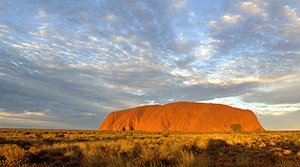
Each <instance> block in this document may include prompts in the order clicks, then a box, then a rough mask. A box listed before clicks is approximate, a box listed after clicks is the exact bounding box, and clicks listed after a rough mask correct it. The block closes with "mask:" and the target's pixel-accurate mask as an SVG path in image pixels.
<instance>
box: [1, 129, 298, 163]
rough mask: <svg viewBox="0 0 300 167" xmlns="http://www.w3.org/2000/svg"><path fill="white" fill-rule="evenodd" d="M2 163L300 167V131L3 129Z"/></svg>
mask: <svg viewBox="0 0 300 167" xmlns="http://www.w3.org/2000/svg"><path fill="white" fill-rule="evenodd" d="M0 166H70V167H75V166H112V167H114V166H149V167H150V166H151V167H154V166H184V167H185V166H255V167H256V166H292V167H296V166H300V132H263V133H245V132H237V133H183V132H161V133H146V132H139V131H122V132H114V131H102V132H99V131H78V130H25V129H24V130H23V129H0Z"/></svg>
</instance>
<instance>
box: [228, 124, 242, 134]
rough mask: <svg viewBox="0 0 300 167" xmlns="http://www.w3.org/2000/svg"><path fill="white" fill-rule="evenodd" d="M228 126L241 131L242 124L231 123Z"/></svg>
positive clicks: (235, 130)
mask: <svg viewBox="0 0 300 167" xmlns="http://www.w3.org/2000/svg"><path fill="white" fill-rule="evenodd" d="M230 128H231V129H232V131H234V132H240V131H242V125H241V124H232V125H230Z"/></svg>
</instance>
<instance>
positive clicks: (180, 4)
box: [170, 0, 187, 11]
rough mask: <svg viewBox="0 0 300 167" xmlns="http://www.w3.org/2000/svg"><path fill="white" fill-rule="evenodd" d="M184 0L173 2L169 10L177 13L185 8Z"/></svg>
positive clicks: (174, 0)
mask: <svg viewBox="0 0 300 167" xmlns="http://www.w3.org/2000/svg"><path fill="white" fill-rule="evenodd" d="M186 3H187V2H186V0H173V3H172V4H171V6H170V8H171V9H173V10H175V11H177V10H181V9H183V8H184V7H185V6H186Z"/></svg>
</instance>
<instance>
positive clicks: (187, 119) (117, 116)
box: [100, 102, 264, 132]
mask: <svg viewBox="0 0 300 167" xmlns="http://www.w3.org/2000/svg"><path fill="white" fill-rule="evenodd" d="M233 125H238V126H240V127H241V128H242V130H243V131H256V130H260V131H264V129H263V127H262V126H261V125H260V123H259V122H258V119H257V118H256V116H255V114H254V113H253V112H252V111H250V110H243V109H238V108H234V107H230V106H227V105H222V104H208V103H193V102H176V103H170V104H166V105H150V106H142V107H137V108H132V109H127V110H121V111H115V112H111V113H110V114H109V115H108V116H107V117H106V118H105V120H104V121H103V123H102V125H101V126H100V130H118V131H122V130H141V131H187V132H224V131H232V126H233Z"/></svg>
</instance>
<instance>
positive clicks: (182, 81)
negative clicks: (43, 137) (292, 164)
mask: <svg viewBox="0 0 300 167" xmlns="http://www.w3.org/2000/svg"><path fill="white" fill-rule="evenodd" d="M299 92H300V1H299V0H286V1H282V0H250V1H238V0H232V1H221V0H215V1H209V0H203V1H198V0H190V1H188V0H172V1H171V0H164V1H161V0H148V1H146V0H145V1H134V0H109V1H108V0H103V1H101V0H99V1H98V0H97V1H96V0H78V1H73V0H28V1H25V0H0V127H2V128H3V127H25V128H65V129H97V127H98V124H99V123H100V122H101V121H102V120H103V119H104V117H105V116H106V115H107V114H108V113H109V112H110V111H114V110H120V109H126V108H129V107H135V106H140V105H146V104H156V103H158V104H165V103H170V102H175V101H202V102H213V103H223V104H229V105H232V106H236V107H240V108H245V109H251V110H253V111H254V112H255V113H256V114H257V116H258V118H259V120H260V122H261V123H262V125H263V126H264V127H265V128H266V129H300V93H299Z"/></svg>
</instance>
